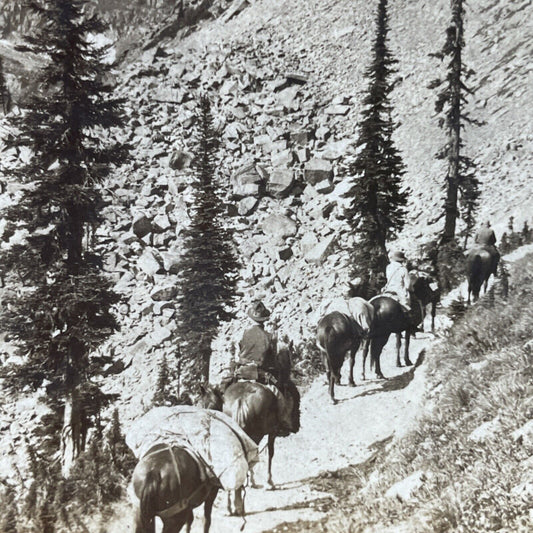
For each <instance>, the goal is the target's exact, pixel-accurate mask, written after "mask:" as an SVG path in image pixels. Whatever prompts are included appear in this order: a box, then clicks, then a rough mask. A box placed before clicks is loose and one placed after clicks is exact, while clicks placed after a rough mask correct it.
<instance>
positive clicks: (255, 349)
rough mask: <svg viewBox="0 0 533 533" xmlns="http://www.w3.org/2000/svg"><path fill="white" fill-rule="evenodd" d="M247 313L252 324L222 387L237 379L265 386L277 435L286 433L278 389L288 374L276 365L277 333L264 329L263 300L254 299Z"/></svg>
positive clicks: (288, 423)
mask: <svg viewBox="0 0 533 533" xmlns="http://www.w3.org/2000/svg"><path fill="white" fill-rule="evenodd" d="M248 316H249V317H250V318H251V319H252V320H253V321H254V323H255V324H254V325H253V326H252V327H251V328H249V329H247V330H246V331H245V332H244V333H243V336H242V339H241V341H240V342H239V353H238V355H237V358H236V360H235V361H233V362H232V365H231V367H232V368H231V375H230V376H227V377H226V379H224V381H223V386H225V387H227V386H229V385H230V384H231V383H233V382H234V381H235V380H239V379H244V380H251V381H257V382H258V383H261V384H263V385H266V386H267V387H268V388H269V389H270V390H271V391H272V392H273V393H274V394H275V396H276V398H277V400H278V415H279V420H280V436H282V435H283V436H284V435H288V434H289V433H290V431H291V429H292V420H291V412H290V408H289V405H288V402H287V401H286V399H285V397H284V395H283V392H282V390H281V389H282V388H283V385H284V384H283V383H281V377H282V376H283V375H287V377H288V373H287V369H283V368H280V366H281V365H280V364H279V363H278V360H277V355H278V353H277V335H276V334H275V333H270V332H268V331H266V330H265V322H266V321H267V320H268V319H269V318H270V311H269V310H268V309H267V308H266V307H265V305H264V304H263V302H261V301H255V302H253V304H252V306H251V307H250V309H248ZM284 371H285V372H284Z"/></svg>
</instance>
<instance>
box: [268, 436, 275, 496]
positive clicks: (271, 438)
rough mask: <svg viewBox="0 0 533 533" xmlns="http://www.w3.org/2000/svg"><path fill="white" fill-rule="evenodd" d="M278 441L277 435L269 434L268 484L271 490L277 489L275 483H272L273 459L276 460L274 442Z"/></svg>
mask: <svg viewBox="0 0 533 533" xmlns="http://www.w3.org/2000/svg"><path fill="white" fill-rule="evenodd" d="M275 439H276V435H273V434H269V435H268V479H267V483H268V486H269V487H270V489H272V490H273V489H275V488H276V487H275V486H274V483H273V482H272V459H274V441H275Z"/></svg>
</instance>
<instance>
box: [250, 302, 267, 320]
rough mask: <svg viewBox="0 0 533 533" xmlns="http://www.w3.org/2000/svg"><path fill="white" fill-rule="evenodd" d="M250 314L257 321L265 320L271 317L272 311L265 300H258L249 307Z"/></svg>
mask: <svg viewBox="0 0 533 533" xmlns="http://www.w3.org/2000/svg"><path fill="white" fill-rule="evenodd" d="M248 316H249V317H250V318H251V319H252V320H255V321H256V322H265V321H266V320H268V318H269V317H270V311H269V310H268V309H267V308H266V307H265V304H263V302H261V301H260V300H257V301H255V302H253V303H252V305H251V306H250V308H249V309H248Z"/></svg>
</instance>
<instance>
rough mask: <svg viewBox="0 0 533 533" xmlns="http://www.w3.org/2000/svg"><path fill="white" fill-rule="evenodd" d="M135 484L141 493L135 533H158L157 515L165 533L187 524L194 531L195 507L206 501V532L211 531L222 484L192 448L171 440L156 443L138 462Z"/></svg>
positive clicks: (135, 491) (137, 493) (136, 491)
mask: <svg viewBox="0 0 533 533" xmlns="http://www.w3.org/2000/svg"><path fill="white" fill-rule="evenodd" d="M132 485H133V490H134V493H135V496H136V497H137V502H136V505H135V507H136V509H135V533H155V517H156V516H159V517H160V518H161V520H162V521H163V533H177V532H178V531H180V530H181V528H182V527H183V525H184V524H187V532H190V530H191V524H192V521H193V518H194V516H193V509H194V508H195V507H198V506H199V505H201V504H202V503H203V504H204V515H205V521H204V533H207V532H208V531H209V527H210V526H211V511H212V508H213V502H214V501H215V498H216V496H217V492H218V489H219V488H220V487H219V485H218V484H215V483H214V481H213V478H212V476H208V475H207V471H206V467H205V465H204V464H203V462H202V460H201V459H200V458H199V457H197V456H195V454H194V453H193V452H192V451H190V450H187V449H185V448H183V447H180V446H174V445H167V444H157V445H155V446H153V447H152V448H151V449H150V450H148V452H147V453H146V454H145V455H144V456H143V457H142V459H140V460H139V462H138V463H137V466H136V467H135V470H134V471H133V478H132Z"/></svg>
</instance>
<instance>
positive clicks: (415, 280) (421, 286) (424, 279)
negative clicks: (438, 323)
mask: <svg viewBox="0 0 533 533" xmlns="http://www.w3.org/2000/svg"><path fill="white" fill-rule="evenodd" d="M409 275H410V278H411V290H412V292H413V295H414V297H415V298H416V299H417V300H418V302H419V304H420V308H421V311H422V321H421V325H422V329H423V327H424V320H425V318H426V313H427V311H426V308H427V306H428V305H430V304H431V332H432V333H434V332H435V315H436V313H437V304H438V303H439V302H440V288H439V286H438V283H437V282H436V281H435V280H434V279H433V278H431V277H430V276H428V275H427V274H424V273H422V272H419V271H416V272H415V271H412V272H410V273H409Z"/></svg>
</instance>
